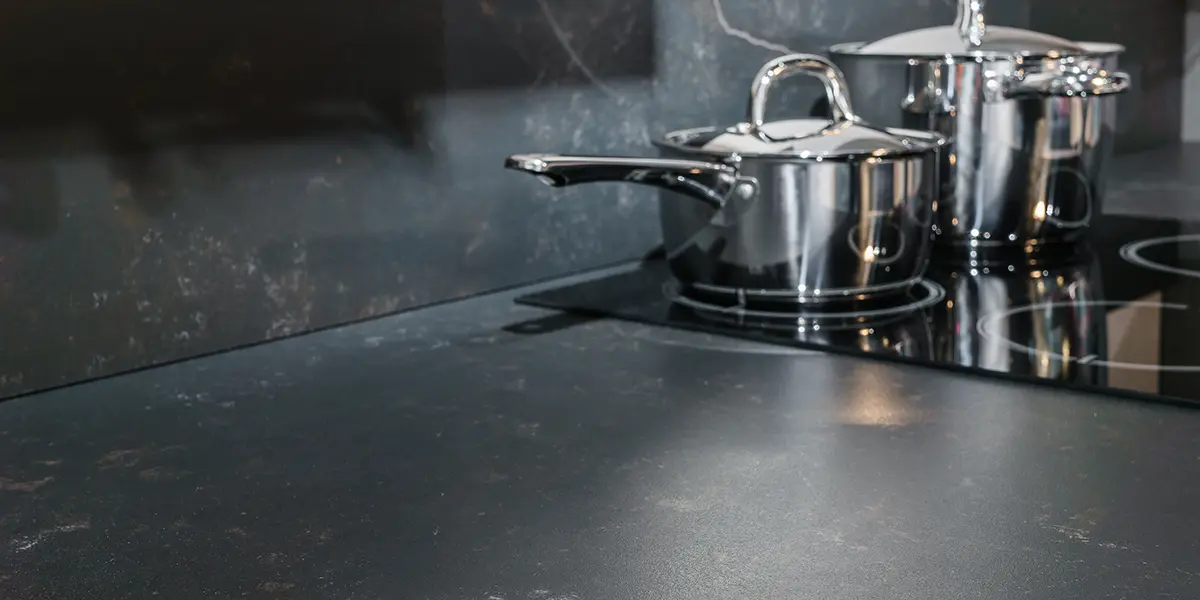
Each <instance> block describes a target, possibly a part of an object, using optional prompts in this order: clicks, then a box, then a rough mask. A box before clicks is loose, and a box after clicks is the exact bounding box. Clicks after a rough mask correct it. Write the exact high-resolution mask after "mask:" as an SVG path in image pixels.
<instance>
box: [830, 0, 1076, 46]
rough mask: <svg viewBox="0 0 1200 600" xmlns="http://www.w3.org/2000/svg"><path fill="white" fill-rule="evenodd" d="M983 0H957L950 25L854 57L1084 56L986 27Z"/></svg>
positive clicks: (1053, 39)
mask: <svg viewBox="0 0 1200 600" xmlns="http://www.w3.org/2000/svg"><path fill="white" fill-rule="evenodd" d="M985 3H986V2H985V0H959V2H958V17H957V18H956V19H955V22H954V25H944V26H941V27H929V28H926V29H917V30H914V31H906V32H904V33H900V34H896V35H893V36H890V37H886V38H883V39H881V40H877V41H874V42H870V43H867V44H864V45H862V46H859V47H858V48H857V49H855V50H854V53H855V54H873V55H888V56H945V55H950V56H970V57H977V56H989V55H1014V54H1019V55H1037V56H1046V55H1050V56H1053V55H1055V54H1059V55H1064V56H1070V55H1079V54H1086V53H1087V49H1086V48H1085V47H1084V46H1083V45H1081V44H1079V43H1078V42H1073V41H1070V40H1067V39H1064V38H1060V37H1058V36H1054V35H1049V34H1045V33H1038V32H1036V31H1029V30H1027V29H1017V28H1014V27H989V26H988V25H987V23H986V19H985V17H984V5H985Z"/></svg>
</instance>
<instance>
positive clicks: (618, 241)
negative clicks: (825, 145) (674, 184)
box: [0, 0, 1183, 396]
mask: <svg viewBox="0 0 1200 600" xmlns="http://www.w3.org/2000/svg"><path fill="white" fill-rule="evenodd" d="M952 4H953V3H952V2H949V1H946V0H903V1H901V0H851V1H849V2H836V3H835V2H832V1H830V0H804V1H789V2H780V1H772V2H757V1H752V0H655V1H653V2H651V1H647V0H595V1H593V2H587V3H583V2H578V1H575V0H504V1H500V0H443V1H440V2H435V1H432V0H418V1H412V2H403V3H397V2H383V1H381V0H352V1H351V2H349V3H344V2H343V3H335V2H332V1H330V0H302V1H301V2H289V3H282V2H273V1H267V2H253V3H235V2H231V1H229V0H217V1H215V2H206V3H194V4H187V3H165V4H164V3H162V2H147V1H144V0H115V1H113V2H106V3H102V4H96V3H88V2H82V1H80V0H65V1H64V2H59V3H37V2H32V1H31V0H15V1H13V2H8V3H6V4H5V5H4V6H3V7H0V80H3V81H6V82H7V83H8V85H6V87H5V93H4V94H0V332H2V333H0V344H2V347H0V396H8V395H13V394H19V393H22V392H26V391H29V390H34V389H40V388H44V387H48V386H54V385H59V384H63V383H69V382H72V381H78V380H81V379H86V378H90V377H97V376H102V375H106V374H110V373H114V372H119V371H123V370H128V369H132V368H137V367H140V366H145V365H148V364H154V363H158V362H163V361H168V360H173V359H178V358H184V357H188V356H193V355H196V354H201V353H206V352H211V351H216V350H221V349H225V348H230V347H234V346H237V345H242V344H246V343H253V342H257V341H261V340H264V339H269V338H273V337H278V336H282V335H287V334H292V333H297V332H302V331H306V330H310V329H313V328H317V327H324V326H329V325H334V324H338V323H343V322H346V321H350V320H354V319H358V318H363V317H369V316H373V315H379V314H386V313H389V312H394V311H398V310H402V309H406V308H411V307H414V306H419V305H423V304H428V303H431V302H436V301H440V300H445V299H449V298H455V297H460V296H464V295H468V294H473V293H478V292H482V291H486V290H490V289H495V288H499V287H503V286H507V285H512V284H517V283H520V282H525V281H529V280H532V279H537V278H542V277H547V276H552V275H557V274H563V273H567V272H571V271H575V270H579V269H583V268H588V267H592V266H597V265H601V264H605V263H610V262H614V261H619V260H624V259H629V258H633V257H636V256H639V255H641V254H643V253H644V252H646V251H647V250H648V249H650V248H652V247H653V246H654V244H655V243H656V241H657V239H658V223H657V218H656V209H655V203H654V196H653V195H651V194H649V193H647V192H645V191H644V190H638V189H633V188H631V187H628V186H619V185H618V186H595V187H591V188H590V189H583V188H581V189H578V190H558V191H553V190H550V189H548V188H545V187H543V186H541V185H540V184H538V183H537V182H536V181H534V180H533V179H532V178H528V177H524V176H521V175H518V174H514V173H508V172H505V171H504V170H502V169H501V164H502V161H503V158H504V156H505V155H507V154H509V153H513V152H522V151H554V152H573V153H610V154H619V153H635V154H647V153H650V152H651V149H650V146H649V139H650V137H651V136H652V135H655V134H658V133H661V132H663V131H666V130H668V129H672V128H676V127H681V126H691V125H706V124H715V123H720V122H728V121H730V120H733V119H737V118H739V117H740V112H741V111H742V109H743V103H744V98H745V91H746V86H747V85H748V77H749V74H750V73H751V72H752V70H753V69H755V68H756V67H757V66H758V65H760V64H761V63H762V62H763V61H765V60H767V59H769V58H770V57H772V56H774V55H776V54H778V53H779V52H781V51H784V50H794V51H820V50H821V49H822V48H823V47H825V46H827V45H828V44H831V43H834V42H840V41H848V40H856V39H870V38H875V37H880V36H883V35H887V34H890V33H894V32H899V31H903V30H906V29H912V28H916V27H923V26H929V25H936V24H946V23H949V22H950V21H951V20H952V19H953V13H954V10H953V5H952ZM995 4H996V6H994V7H991V8H990V12H991V14H992V17H993V19H992V20H993V22H996V23H1002V24H1010V25H1016V26H1023V27H1031V26H1032V27H1035V28H1045V29H1047V30H1050V31H1052V32H1054V33H1059V34H1063V35H1068V36H1071V37H1076V38H1090V39H1099V40H1110V39H1111V40H1116V41H1121V42H1124V43H1126V44H1128V45H1129V46H1130V62H1129V64H1130V68H1131V69H1132V70H1133V71H1134V74H1135V75H1138V76H1139V77H1141V78H1143V79H1144V81H1145V84H1144V85H1140V86H1139V90H1138V91H1136V92H1135V93H1134V94H1132V95H1131V96H1130V98H1127V99H1124V100H1123V105H1122V109H1121V110H1122V111H1124V115H1123V117H1122V122H1123V123H1126V124H1136V127H1134V126H1132V125H1130V126H1128V130H1127V131H1125V132H1124V133H1123V138H1122V145H1123V146H1124V147H1126V148H1133V147H1140V146H1144V145H1148V144H1153V143H1160V142H1168V141H1173V140H1175V139H1177V137H1178V131H1179V118H1180V117H1179V114H1180V109H1179V105H1180V102H1181V97H1180V92H1179V85H1180V77H1181V75H1180V74H1181V70H1182V69H1181V66H1180V61H1181V56H1182V14H1183V8H1182V4H1180V3H1178V2H1162V1H1159V0H1154V1H1151V2H1147V3H1140V4H1138V5H1137V6H1136V7H1135V8H1129V7H1125V6H1124V5H1118V3H1117V2H1116V1H1115V0H1113V1H1110V2H1102V3H1101V4H1100V5H1097V4H1095V3H1091V4H1085V3H1083V2H1082V1H1081V0H1070V1H1069V2H1068V1H1066V0H1063V1H1059V0H1054V1H1051V2H1046V3H1041V4H1037V5H1036V8H1031V6H1034V5H1032V4H1031V3H1029V2H1027V1H1022V2H1011V3H1005V4H1003V5H1001V4H999V3H995ZM1177 4H1178V6H1176V5H1177ZM1138 11H1142V12H1138ZM1131 12H1133V13H1137V16H1136V18H1126V17H1127V16H1128V14H1129V13H1131ZM1079 15H1084V16H1083V17H1080V16H1079ZM1150 24H1154V25H1155V27H1157V26H1158V25H1164V26H1165V25H1174V24H1178V27H1176V28H1177V29H1180V31H1179V33H1178V35H1175V33H1174V31H1173V30H1167V29H1162V28H1157V29H1155V28H1151V27H1150ZM807 85H808V84H806V83H805V82H795V83H793V82H789V87H788V89H785V90H784V92H783V93H784V98H785V100H784V101H783V102H781V103H780V105H781V106H782V107H784V108H782V109H780V110H782V111H793V110H794V109H795V110H794V112H805V111H806V107H807V106H808V105H809V104H811V101H812V99H813V98H815V95H814V94H815V93H816V90H815V89H813V88H812V87H811V86H808V87H806V86H807Z"/></svg>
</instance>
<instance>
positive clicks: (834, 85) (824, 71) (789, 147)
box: [667, 54, 944, 160]
mask: <svg viewBox="0 0 1200 600" xmlns="http://www.w3.org/2000/svg"><path fill="white" fill-rule="evenodd" d="M794 74H805V75H810V76H813V77H816V78H818V79H820V80H821V82H822V83H823V84H824V86H825V94H826V95H827V96H828V98H829V105H830V107H831V109H832V111H833V119H832V120H830V119H791V120H785V121H773V122H764V115H765V114H766V109H767V95H768V92H769V91H770V89H771V87H772V86H773V85H774V84H775V82H777V81H779V80H780V79H783V78H785V77H788V76H790V75H794ZM748 112H749V114H748V116H747V119H746V122H744V123H738V124H737V125H734V126H732V127H729V128H727V129H715V130H714V129H706V130H690V131H680V132H675V133H672V134H668V135H667V139H668V141H669V142H672V143H673V144H676V145H677V146H679V147H682V148H683V149H685V150H693V151H699V152H704V153H709V154H727V155H739V156H756V157H770V156H778V157H783V158H812V159H816V160H822V159H825V158H830V159H834V158H842V159H846V158H855V157H860V158H869V157H878V158H881V157H889V156H900V155H909V154H919V153H923V152H927V151H930V150H934V149H936V148H937V147H939V146H941V145H942V144H943V143H944V139H943V138H942V137H941V136H939V135H937V134H934V133H928V132H921V131H909V130H902V129H887V128H882V127H873V126H871V125H868V124H866V123H863V122H862V120H861V119H859V117H858V116H857V115H855V114H854V111H853V109H852V108H851V105H850V98H849V95H848V94H847V93H846V82H845V78H844V76H843V75H842V73H841V71H840V70H838V68H837V67H835V66H834V65H833V63H831V62H829V61H828V60H827V59H825V58H823V57H821V56H817V55H815V54H792V55H788V56H782V57H780V58H777V59H775V60H772V61H771V62H768V63H767V64H765V65H763V68H762V69H761V70H759V72H758V76H757V78H756V79H755V81H754V85H753V86H752V87H751V89H750V106H749V111H748Z"/></svg>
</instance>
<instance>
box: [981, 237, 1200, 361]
mask: <svg viewBox="0 0 1200 600" xmlns="http://www.w3.org/2000/svg"><path fill="white" fill-rule="evenodd" d="M1198 239H1200V238H1198ZM1081 306H1117V307H1123V308H1125V307H1135V308H1158V309H1171V310H1188V308H1189V307H1188V305H1186V304H1177V303H1165V302H1117V301H1101V300H1093V301H1088V302H1038V303H1035V304H1027V305H1025V306H1018V307H1016V308H1012V309H1009V310H1003V311H997V312H994V313H990V314H987V315H985V316H983V317H982V318H980V319H979V321H978V322H977V323H975V330H976V331H978V332H979V335H981V336H983V337H985V338H987V339H991V340H999V341H1001V342H1003V343H1004V344H1005V345H1006V346H1008V347H1009V348H1010V349H1012V350H1015V351H1017V352H1024V353H1026V354H1028V355H1030V356H1036V357H1039V358H1055V359H1058V360H1061V361H1064V362H1069V363H1071V362H1073V363H1078V364H1081V365H1099V366H1104V367H1111V368H1114V369H1129V370H1132V371H1165V372H1170V373H1200V366H1192V365H1152V364H1147V363H1130V362H1121V361H1115V360H1112V361H1110V360H1102V359H1100V358H1099V357H1097V356H1096V355H1095V354H1088V355H1086V356H1080V357H1074V356H1066V355H1064V354H1061V353H1058V352H1052V351H1048V350H1039V349H1037V348H1034V347H1032V346H1026V345H1025V344H1018V343H1017V342H1014V341H1012V340H1010V339H1008V338H1006V337H1004V336H1003V335H1001V334H999V333H997V332H996V331H995V329H994V328H995V323H996V322H997V321H999V320H1001V319H1005V318H1008V317H1011V316H1013V315H1017V314H1021V313H1031V312H1036V311H1039V310H1053V309H1055V308H1079V307H1081Z"/></svg>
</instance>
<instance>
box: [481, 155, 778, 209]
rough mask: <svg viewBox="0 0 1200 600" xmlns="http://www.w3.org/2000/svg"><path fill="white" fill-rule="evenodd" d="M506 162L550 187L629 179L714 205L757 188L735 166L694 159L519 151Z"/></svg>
mask: <svg viewBox="0 0 1200 600" xmlns="http://www.w3.org/2000/svg"><path fill="white" fill-rule="evenodd" d="M504 167H505V168H507V169H512V170H514V171H523V172H525V173H529V174H531V175H535V176H537V178H538V179H540V180H541V181H542V183H545V184H546V185H549V186H551V187H566V186H568V185H576V184H580V183H595V182H605V181H625V182H629V183H640V184H642V185H649V186H652V187H657V188H662V189H667V190H671V191H673V192H679V193H681V194H684V195H686V196H688V197H690V198H693V199H695V200H699V201H700V202H703V203H705V204H707V205H709V206H711V207H713V208H721V207H722V206H724V205H725V203H726V201H728V200H729V199H730V198H731V197H733V196H734V195H735V194H737V195H740V196H744V197H747V198H749V197H750V196H753V195H754V194H755V192H756V190H755V189H754V186H753V183H752V182H751V181H750V180H749V179H748V178H743V177H739V176H738V172H737V170H736V169H734V168H733V167H730V166H728V165H723V164H719V163H709V162H702V161H695V160H676V159H669V158H627V157H619V156H568V155H556V154H514V155H512V156H510V157H508V159H507V160H505V161H504Z"/></svg>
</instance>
